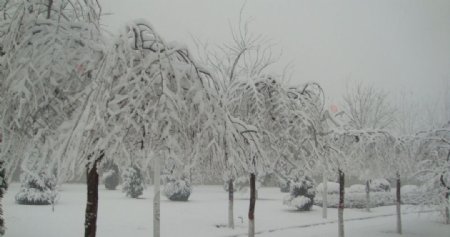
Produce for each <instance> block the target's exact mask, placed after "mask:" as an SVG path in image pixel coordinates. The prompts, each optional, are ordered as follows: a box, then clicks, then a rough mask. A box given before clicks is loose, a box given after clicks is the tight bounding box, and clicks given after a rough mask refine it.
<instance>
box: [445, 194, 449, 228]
mask: <svg viewBox="0 0 450 237" xmlns="http://www.w3.org/2000/svg"><path fill="white" fill-rule="evenodd" d="M449 193H450V191H447V192H446V193H445V200H446V201H447V202H446V203H445V204H446V205H445V224H447V225H450V210H449V208H448V205H450V203H449V202H450V201H449V200H448V198H449Z"/></svg>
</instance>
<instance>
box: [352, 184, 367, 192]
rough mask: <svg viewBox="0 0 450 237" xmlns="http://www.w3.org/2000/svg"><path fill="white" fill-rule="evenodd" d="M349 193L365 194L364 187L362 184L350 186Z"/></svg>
mask: <svg viewBox="0 0 450 237" xmlns="http://www.w3.org/2000/svg"><path fill="white" fill-rule="evenodd" d="M348 192H349V193H365V192H366V185H362V184H354V185H352V186H350V188H349V189H348Z"/></svg>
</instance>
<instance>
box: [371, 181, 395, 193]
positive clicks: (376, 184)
mask: <svg viewBox="0 0 450 237" xmlns="http://www.w3.org/2000/svg"><path fill="white" fill-rule="evenodd" d="M370 191H371V192H389V191H391V184H390V183H389V181H387V180H386V179H373V180H371V181H370Z"/></svg>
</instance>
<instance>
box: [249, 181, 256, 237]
mask: <svg viewBox="0 0 450 237" xmlns="http://www.w3.org/2000/svg"><path fill="white" fill-rule="evenodd" d="M255 202H256V178H255V174H250V208H249V210H248V237H255Z"/></svg>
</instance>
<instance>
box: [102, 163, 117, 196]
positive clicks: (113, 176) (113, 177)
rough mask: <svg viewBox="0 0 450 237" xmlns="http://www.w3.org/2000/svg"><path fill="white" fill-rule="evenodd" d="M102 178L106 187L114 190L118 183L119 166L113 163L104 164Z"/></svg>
mask: <svg viewBox="0 0 450 237" xmlns="http://www.w3.org/2000/svg"><path fill="white" fill-rule="evenodd" d="M102 180H103V183H104V184H105V188H106V189H108V190H115V189H116V187H117V186H118V185H119V167H118V166H117V165H116V164H114V163H108V164H106V165H105V172H103V176H102Z"/></svg>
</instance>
